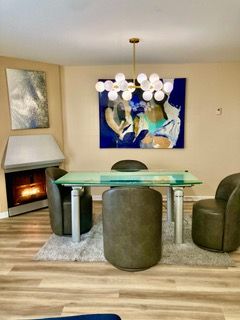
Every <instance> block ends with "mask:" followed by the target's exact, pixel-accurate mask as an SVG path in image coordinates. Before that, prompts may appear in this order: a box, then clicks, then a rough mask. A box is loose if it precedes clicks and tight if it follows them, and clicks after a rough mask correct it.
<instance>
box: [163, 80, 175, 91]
mask: <svg viewBox="0 0 240 320" xmlns="http://www.w3.org/2000/svg"><path fill="white" fill-rule="evenodd" d="M172 89H173V84H172V83H171V82H165V83H164V85H163V90H164V91H165V92H166V93H170V92H171V91H172Z"/></svg>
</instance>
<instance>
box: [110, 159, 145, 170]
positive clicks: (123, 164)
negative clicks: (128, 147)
mask: <svg viewBox="0 0 240 320" xmlns="http://www.w3.org/2000/svg"><path fill="white" fill-rule="evenodd" d="M111 169H112V170H117V171H138V170H144V169H148V167H147V166H146V165H145V164H144V163H143V162H141V161H138V160H120V161H118V162H116V163H114V165H113V166H112V168H111Z"/></svg>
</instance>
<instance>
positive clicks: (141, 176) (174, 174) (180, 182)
mask: <svg viewBox="0 0 240 320" xmlns="http://www.w3.org/2000/svg"><path fill="white" fill-rule="evenodd" d="M55 183H56V184H62V185H70V186H77V185H79V186H98V187H101V186H135V185H136V186H152V187H161V186H188V185H195V184H201V183H202V181H200V180H199V179H198V178H196V177H195V176H193V175H192V174H191V173H190V172H185V171H163V170H159V171H158V170H154V171H149V170H140V171H135V172H132V171H131V172H126V171H124V172H123V171H121V172H120V171H114V170H113V171H72V172H69V173H67V174H65V175H64V176H62V177H61V178H59V179H58V180H56V181H55Z"/></svg>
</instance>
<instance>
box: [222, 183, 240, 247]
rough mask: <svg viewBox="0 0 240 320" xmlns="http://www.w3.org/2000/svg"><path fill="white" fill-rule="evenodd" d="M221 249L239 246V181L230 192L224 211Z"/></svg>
mask: <svg viewBox="0 0 240 320" xmlns="http://www.w3.org/2000/svg"><path fill="white" fill-rule="evenodd" d="M224 218H225V227H224V233H223V250H224V251H232V250H235V249H236V247H237V245H236V244H238V246H240V181H239V184H238V185H237V186H236V187H235V189H234V190H233V192H232V193H231V195H230V197H229V200H228V202H227V207H226V212H225V217H224Z"/></svg>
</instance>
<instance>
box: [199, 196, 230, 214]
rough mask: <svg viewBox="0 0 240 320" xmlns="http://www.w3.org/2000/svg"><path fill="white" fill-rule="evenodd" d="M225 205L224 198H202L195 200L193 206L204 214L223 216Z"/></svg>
mask: <svg viewBox="0 0 240 320" xmlns="http://www.w3.org/2000/svg"><path fill="white" fill-rule="evenodd" d="M226 205H227V202H226V201H224V200H216V199H204V200H200V201H198V202H196V203H195V204H194V205H193V207H194V208H195V210H199V211H201V212H202V213H204V214H211V215H219V216H224V212H225V209H226Z"/></svg>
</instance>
